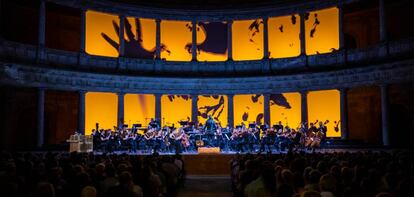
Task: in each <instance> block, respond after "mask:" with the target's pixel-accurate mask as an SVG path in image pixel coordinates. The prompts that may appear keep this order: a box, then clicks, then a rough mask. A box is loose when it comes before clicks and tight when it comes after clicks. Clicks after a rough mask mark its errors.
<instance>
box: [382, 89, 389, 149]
mask: <svg viewBox="0 0 414 197" xmlns="http://www.w3.org/2000/svg"><path fill="white" fill-rule="evenodd" d="M388 110H389V103H388V87H387V85H381V116H382V143H383V145H384V146H390V145H391V142H390V136H389V134H390V133H389V125H388V122H389V116H388V113H389V111H388Z"/></svg>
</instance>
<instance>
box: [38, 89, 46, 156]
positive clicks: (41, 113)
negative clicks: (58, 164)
mask: <svg viewBox="0 0 414 197" xmlns="http://www.w3.org/2000/svg"><path fill="white" fill-rule="evenodd" d="M44 124H45V89H43V88H39V89H38V90H37V135H36V137H37V140H36V148H42V147H43V145H44V140H45V125H44Z"/></svg>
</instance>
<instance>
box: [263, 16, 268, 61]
mask: <svg viewBox="0 0 414 197" xmlns="http://www.w3.org/2000/svg"><path fill="white" fill-rule="evenodd" d="M268 20H269V18H268V17H265V18H263V59H269V30H268V29H269V27H268V26H269V25H268Z"/></svg>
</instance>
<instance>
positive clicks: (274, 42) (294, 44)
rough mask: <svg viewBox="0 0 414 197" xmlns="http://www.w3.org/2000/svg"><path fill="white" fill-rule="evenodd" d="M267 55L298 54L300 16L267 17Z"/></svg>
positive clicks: (284, 55) (274, 56)
mask: <svg viewBox="0 0 414 197" xmlns="http://www.w3.org/2000/svg"><path fill="white" fill-rule="evenodd" d="M268 34H269V57H270V58H285V57H296V56H299V55H300V37H299V34H300V16H299V15H298V14H295V15H291V16H282V17H275V18H269V21H268Z"/></svg>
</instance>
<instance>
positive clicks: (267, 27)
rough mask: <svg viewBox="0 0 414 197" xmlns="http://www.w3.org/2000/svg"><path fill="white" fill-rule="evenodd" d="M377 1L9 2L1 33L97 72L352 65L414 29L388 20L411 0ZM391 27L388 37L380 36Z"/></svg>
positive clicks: (45, 55) (48, 58)
mask: <svg viewBox="0 0 414 197" xmlns="http://www.w3.org/2000/svg"><path fill="white" fill-rule="evenodd" d="M157 2H158V3H159V2H162V0H159V1H157ZM243 2H245V3H246V4H249V3H251V2H250V1H248V0H246V1H243ZM380 2H382V1H381V0H370V1H358V0H343V1H336V0H335V1H334V0H317V1H306V2H305V1H293V2H286V1H276V2H274V3H260V4H258V5H257V6H252V7H250V8H247V7H243V8H239V7H237V6H236V7H234V8H228V7H227V8H221V7H217V9H206V10H199V9H177V8H175V7H174V8H169V7H168V6H166V7H161V6H160V7H157V6H155V5H156V4H154V5H152V6H149V7H148V6H147V5H146V4H145V2H144V4H145V5H143V4H140V3H137V4H134V1H128V0H126V1H122V3H119V2H113V1H90V0H84V1H79V0H69V1H63V0H39V1H27V0H17V1H2V4H1V9H2V12H1V13H2V16H7V17H2V26H3V27H4V28H2V29H1V30H2V37H3V38H5V40H7V41H4V42H3V43H6V44H3V45H4V46H3V49H2V50H3V51H7V50H9V49H10V47H9V46H11V45H12V46H13V47H15V48H17V49H15V51H19V50H22V49H21V48H22V46H21V45H20V46H16V44H13V42H11V43H10V42H8V41H17V42H18V43H23V44H32V45H37V46H38V47H35V48H31V47H30V46H27V45H26V46H27V47H26V46H25V47H23V48H25V49H23V50H27V51H29V52H27V53H29V55H26V56H30V51H31V50H32V51H33V50H34V53H35V56H36V58H35V59H36V60H38V59H41V61H37V62H42V63H50V64H52V65H54V64H58V65H68V64H69V65H70V66H71V68H74V66H73V64H77V65H82V68H97V69H96V70H94V71H99V70H105V69H106V70H108V71H110V72H112V71H111V69H112V70H113V68H115V69H116V70H117V71H119V70H127V72H128V71H129V70H132V71H134V72H133V73H129V74H134V73H138V74H139V73H148V72H150V73H152V74H163V73H170V74H174V73H176V74H183V73H186V74H187V73H192V74H202V75H203V74H213V75H223V73H225V74H240V73H244V74H246V73H247V74H263V73H268V74H272V73H273V74H274V73H275V72H273V71H275V70H276V71H280V70H294V71H297V68H302V67H309V66H310V67H312V65H314V64H316V65H323V66H327V65H334V66H335V65H336V66H337V65H343V64H347V61H349V60H350V62H352V61H353V60H355V59H358V58H359V59H361V58H360V57H359V55H360V54H361V51H362V56H364V55H366V54H365V53H376V52H375V51H382V49H384V44H385V50H386V51H389V48H390V46H389V41H392V40H394V39H400V38H406V37H410V35H411V34H410V32H414V31H411V30H410V31H406V30H402V29H401V27H398V28H395V27H393V28H390V27H389V26H390V25H387V26H385V27H384V25H383V23H382V20H383V18H382V16H383V15H385V14H388V13H387V12H390V13H391V14H390V15H387V16H389V17H387V18H386V19H387V20H395V19H394V18H395V17H397V16H398V17H399V15H398V14H399V13H400V11H401V9H404V5H405V4H404V2H405V1H404V0H399V1H396V2H397V3H395V4H391V5H388V6H394V7H396V8H398V9H395V10H396V11H393V12H391V9H387V10H388V11H387V10H385V11H387V12H385V13H383V12H384V11H382V12H380V11H381V10H384V9H380V8H381V6H382V7H384V5H382V4H383V3H380ZM396 12H397V13H396ZM401 13H405V12H401ZM400 15H401V14H400ZM5 18H13V19H14V20H13V22H10V21H9V20H4V19H5ZM400 18H401V17H400ZM403 18H404V17H403ZM386 24H389V23H386ZM394 26H395V25H394ZM384 28H385V31H389V34H388V35H390V36H388V38H383V36H382V35H383V31H384ZM16 32H17V33H16ZM401 32H404V33H401ZM407 32H408V34H407ZM405 34H407V35H408V36H407V35H405ZM391 35H392V36H391ZM412 35H414V34H412ZM390 38H392V39H390ZM17 45H18V44H17ZM8 47H9V48H8ZM55 49H58V50H55ZM366 51H368V52H366ZM369 51H371V52H369ZM372 51H374V52H372ZM73 52H75V53H73ZM364 52H365V53H364ZM16 53H17V52H16ZM9 55H10V54H9ZM3 56H8V54H7V53H6V54H5V55H4V54H3ZM11 56H13V54H12V55H11ZM380 56H381V55H380ZM369 57H371V56H370V55H369V54H368V56H367V58H368V59H369ZM13 58H15V57H13ZM25 58H28V57H25ZM367 58H365V59H367ZM62 59H64V60H62ZM66 59H67V60H68V61H66ZM362 59H364V58H362ZM68 62H70V63H68ZM353 63H355V61H354V62H353ZM331 68H334V69H335V68H336V67H331ZM140 71H142V72H140ZM223 71H225V72H223Z"/></svg>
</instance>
